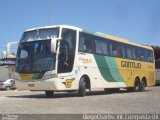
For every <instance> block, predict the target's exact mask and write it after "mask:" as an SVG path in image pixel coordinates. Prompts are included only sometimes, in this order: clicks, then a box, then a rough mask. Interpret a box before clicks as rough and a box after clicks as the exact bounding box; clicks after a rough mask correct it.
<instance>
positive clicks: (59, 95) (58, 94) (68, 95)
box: [6, 90, 151, 99]
mask: <svg viewBox="0 0 160 120" xmlns="http://www.w3.org/2000/svg"><path fill="white" fill-rule="evenodd" d="M149 91H151V90H145V91H143V92H149ZM128 93H129V94H131V93H142V92H129V91H127V90H119V91H107V92H106V91H103V90H102V91H91V92H89V91H88V92H87V93H86V96H85V97H87V96H95V97H96V96H100V95H106V96H107V95H114V94H128ZM6 97H8V98H30V99H32V98H33V99H44V98H47V99H58V98H72V97H79V96H78V95H77V92H55V93H54V95H53V96H52V97H48V96H46V95H45V94H36V92H34V94H33V93H32V94H30V95H17V96H6Z"/></svg>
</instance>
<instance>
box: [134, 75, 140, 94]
mask: <svg viewBox="0 0 160 120" xmlns="http://www.w3.org/2000/svg"><path fill="white" fill-rule="evenodd" d="M133 90H134V91H135V92H139V91H140V81H139V79H138V78H136V79H135V83H134V88H133Z"/></svg>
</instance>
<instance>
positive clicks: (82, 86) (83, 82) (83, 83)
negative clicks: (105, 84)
mask: <svg viewBox="0 0 160 120" xmlns="http://www.w3.org/2000/svg"><path fill="white" fill-rule="evenodd" d="M90 88H91V85H90V78H89V77H88V75H83V76H82V77H81V78H80V80H79V89H78V96H81V97H83V96H85V94H86V89H89V90H90Z"/></svg>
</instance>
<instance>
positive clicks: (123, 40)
mask: <svg viewBox="0 0 160 120" xmlns="http://www.w3.org/2000/svg"><path fill="white" fill-rule="evenodd" d="M57 27H63V28H69V29H74V30H78V31H83V32H86V33H89V34H92V35H96V36H99V37H102V38H107V39H110V40H114V41H118V42H122V43H126V44H130V45H134V46H139V47H143V48H146V49H150V50H153V48H152V47H150V46H145V45H141V44H136V43H133V42H130V41H128V40H126V39H123V38H119V37H115V36H112V35H109V34H105V33H101V32H89V31H86V30H84V29H82V28H79V27H75V26H71V25H54V26H44V27H37V28H32V29H28V30H26V31H25V32H28V31H34V30H37V29H49V28H57Z"/></svg>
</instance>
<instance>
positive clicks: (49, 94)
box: [45, 91, 54, 97]
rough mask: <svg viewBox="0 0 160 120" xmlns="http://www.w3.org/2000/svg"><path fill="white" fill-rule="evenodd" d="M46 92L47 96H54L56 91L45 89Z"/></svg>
mask: <svg viewBox="0 0 160 120" xmlns="http://www.w3.org/2000/svg"><path fill="white" fill-rule="evenodd" d="M45 94H46V96H47V97H52V96H53V94H54V91H45Z"/></svg>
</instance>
